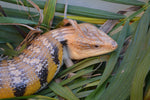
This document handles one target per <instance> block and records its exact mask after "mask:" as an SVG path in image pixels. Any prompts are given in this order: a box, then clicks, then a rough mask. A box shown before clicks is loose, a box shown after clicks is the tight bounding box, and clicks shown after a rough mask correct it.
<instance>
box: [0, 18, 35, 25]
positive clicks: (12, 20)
mask: <svg viewBox="0 0 150 100" xmlns="http://www.w3.org/2000/svg"><path fill="white" fill-rule="evenodd" d="M0 23H20V24H37V23H36V22H34V21H31V20H27V19H21V18H12V17H0Z"/></svg>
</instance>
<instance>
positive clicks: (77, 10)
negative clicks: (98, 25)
mask: <svg viewBox="0 0 150 100" xmlns="http://www.w3.org/2000/svg"><path fill="white" fill-rule="evenodd" d="M63 9H64V4H59V3H58V4H57V6H56V11H57V12H62V13H63V12H64V10H63ZM67 13H68V14H73V15H78V16H85V17H91V18H103V19H122V18H125V16H124V15H121V14H115V13H112V12H107V11H104V10H98V9H92V8H86V7H80V6H71V5H68V10H67Z"/></svg>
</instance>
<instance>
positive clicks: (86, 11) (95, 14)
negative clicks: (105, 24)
mask: <svg viewBox="0 0 150 100" xmlns="http://www.w3.org/2000/svg"><path fill="white" fill-rule="evenodd" d="M1 1H4V2H10V3H14V4H17V2H16V0H1ZM32 1H33V2H34V3H36V4H37V5H38V6H39V7H40V8H41V9H43V8H44V4H45V1H43V2H41V1H40V2H39V1H37V0H32ZM22 2H26V0H22ZM24 5H25V6H28V7H32V6H31V5H30V4H29V3H25V4H24ZM64 7H65V5H64V4H59V3H57V5H56V12H61V13H63V12H64ZM67 13H68V14H73V15H79V16H86V17H92V18H104V19H123V18H125V16H124V15H121V14H115V13H112V12H108V11H104V10H98V9H91V8H86V7H80V6H72V5H68V10H67Z"/></svg>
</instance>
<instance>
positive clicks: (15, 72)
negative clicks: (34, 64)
mask: <svg viewBox="0 0 150 100" xmlns="http://www.w3.org/2000/svg"><path fill="white" fill-rule="evenodd" d="M10 74H12V75H15V76H19V75H21V72H20V71H19V70H12V71H10Z"/></svg>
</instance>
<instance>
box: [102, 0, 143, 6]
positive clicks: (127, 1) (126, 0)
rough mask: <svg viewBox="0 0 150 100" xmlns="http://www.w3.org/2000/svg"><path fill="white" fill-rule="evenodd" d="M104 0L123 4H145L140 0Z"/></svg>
mask: <svg viewBox="0 0 150 100" xmlns="http://www.w3.org/2000/svg"><path fill="white" fill-rule="evenodd" d="M103 1H108V2H113V3H121V4H127V5H135V6H142V5H144V4H145V3H144V2H142V1H138V0H103Z"/></svg>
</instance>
